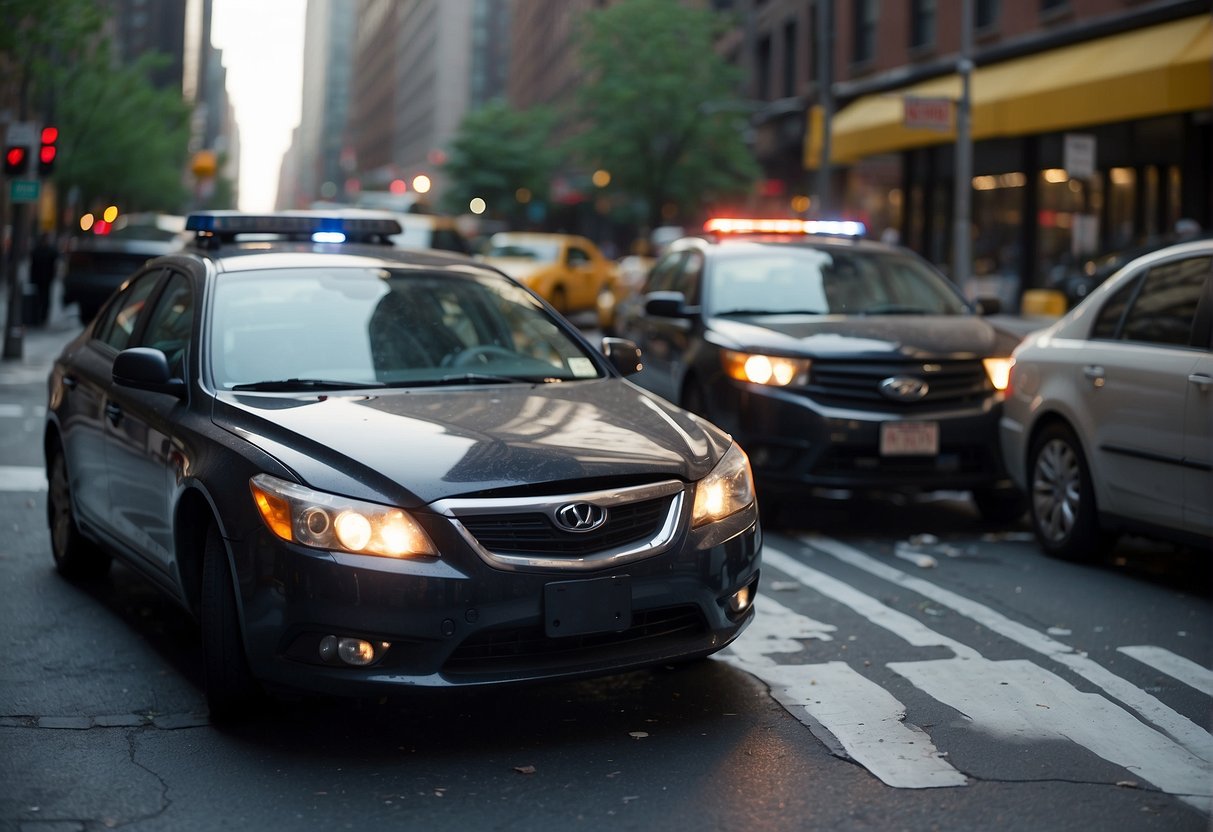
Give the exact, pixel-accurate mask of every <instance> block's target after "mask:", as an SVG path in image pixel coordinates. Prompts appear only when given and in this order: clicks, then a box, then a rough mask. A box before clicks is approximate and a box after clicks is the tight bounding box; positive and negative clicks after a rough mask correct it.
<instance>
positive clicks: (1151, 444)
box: [1001, 240, 1213, 559]
mask: <svg viewBox="0 0 1213 832" xmlns="http://www.w3.org/2000/svg"><path fill="white" fill-rule="evenodd" d="M1211 332H1213V241H1211V240H1204V241H1199V242H1191V243H1181V244H1178V245H1173V246H1169V247H1167V248H1164V249H1161V250H1159V251H1156V252H1154V253H1152V254H1148V255H1145V256H1143V257H1140V258H1138V259H1136V260H1133V261H1132V262H1130V263H1129V264H1128V265H1126V266H1125V267H1124V268H1123V269H1121V270H1120V271H1119V272H1117V273H1116V274H1115V275H1113V276H1112V277H1110V278H1108V280H1107V281H1105V282H1104V283H1103V284H1101V285H1100V286H1099V287H1098V288H1096V289H1094V290H1093V291H1092V292H1091V295H1090V296H1089V297H1088V298H1087V299H1086V300H1084V301H1083V302H1082V304H1081V305H1079V306H1078V307H1077V308H1076V309H1074V310H1072V311H1071V312H1069V313H1068V314H1067V315H1066V316H1065V317H1063V318H1062V319H1060V320H1059V321H1057V322H1056V323H1055V324H1053V325H1052V326H1050V327H1048V328H1047V329H1045V330H1043V331H1041V332H1039V333H1037V334H1035V335H1033V336H1031V337H1029V338H1028V339H1026V340H1025V341H1024V343H1023V344H1021V345H1020V346H1019V347H1018V348H1017V349H1016V350H1015V352H1014V354H1013V356H1012V362H1013V363H1012V368H1011V383H1010V389H1009V396H1008V399H1007V402H1006V404H1005V407H1004V410H1003V416H1002V422H1001V441H1002V447H1003V455H1004V457H1005V458H1006V460H1007V464H1008V466H1009V470H1010V472H1011V476H1012V478H1013V479H1014V480H1015V481H1016V483H1018V485H1019V486H1020V487H1021V488H1022V489H1024V490H1025V491H1026V492H1027V493H1028V494H1029V495H1030V498H1031V499H1030V516H1031V519H1032V528H1033V531H1034V532H1035V534H1036V539H1037V541H1038V542H1039V543H1040V546H1041V548H1043V549H1044V550H1045V551H1046V552H1048V553H1049V554H1051V555H1056V556H1058V557H1063V558H1071V559H1081V558H1089V557H1094V556H1096V555H1097V554H1099V553H1100V552H1101V551H1103V550H1106V549H1107V548H1108V547H1109V546H1110V545H1111V543H1112V541H1113V540H1114V539H1115V535H1116V534H1117V533H1120V532H1137V533H1144V534H1149V535H1157V536H1160V537H1165V538H1168V539H1175V540H1180V541H1184V542H1195V543H1197V544H1198V545H1203V546H1206V547H1207V546H1209V545H1210V543H1213V417H1211V414H1213V340H1211V338H1213V334H1211Z"/></svg>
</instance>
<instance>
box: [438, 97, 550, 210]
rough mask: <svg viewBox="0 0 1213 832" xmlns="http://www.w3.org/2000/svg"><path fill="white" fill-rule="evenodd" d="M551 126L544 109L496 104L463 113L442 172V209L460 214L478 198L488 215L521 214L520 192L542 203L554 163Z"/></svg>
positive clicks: (548, 116) (547, 113)
mask: <svg viewBox="0 0 1213 832" xmlns="http://www.w3.org/2000/svg"><path fill="white" fill-rule="evenodd" d="M555 123H556V118H555V115H554V113H552V111H551V110H549V109H547V108H546V107H533V108H531V109H529V110H515V109H513V108H512V107H510V106H509V104H507V103H506V102H504V101H500V100H497V101H492V102H490V103H488V104H485V105H484V106H483V107H480V108H479V109H477V110H473V111H472V112H469V113H468V114H467V115H465V116H464V118H463V121H462V122H460V124H459V129H458V131H456V134H455V137H454V139H453V140H452V142H451V145H450V148H449V152H448V154H447V161H446V164H445V166H444V168H443V169H444V171H445V172H446V174H447V176H448V177H449V178H450V186H449V187H448V188H447V191H446V193H445V195H444V198H443V206H444V207H445V208H446V209H447V210H448V211H451V212H452V213H457V212H462V211H465V210H467V205H468V202H469V200H471V199H472V198H473V197H480V198H481V199H483V200H484V201H485V203H486V204H487V205H488V210H489V213H490V214H491V215H493V216H499V217H517V216H519V215H521V214H523V213H524V212H525V211H526V208H525V206H524V205H523V204H522V203H520V202H519V201H518V195H519V191H520V190H525V191H526V192H527V193H529V195H530V199H534V200H540V201H542V200H544V199H546V198H547V192H548V183H549V182H550V180H551V177H552V172H553V171H554V170H555V169H556V165H557V164H558V162H559V155H558V153H557V152H556V151H555V150H554V149H553V148H552V147H550V145H549V142H550V137H551V134H552V130H553V127H554V126H555ZM524 198H525V197H524Z"/></svg>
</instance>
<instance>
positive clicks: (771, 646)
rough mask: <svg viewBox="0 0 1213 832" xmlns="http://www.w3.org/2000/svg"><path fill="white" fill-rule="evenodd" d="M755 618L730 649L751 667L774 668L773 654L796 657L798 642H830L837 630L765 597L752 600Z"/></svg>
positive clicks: (799, 647) (800, 647)
mask: <svg viewBox="0 0 1213 832" xmlns="http://www.w3.org/2000/svg"><path fill="white" fill-rule="evenodd" d="M754 609H755V615H754V620H753V621H752V622H750V626H749V627H747V628H746V630H745V632H744V633H742V634H741V636H740V637H738V639H737V640H736V641H734V642H733V644H732V645H730V649H731V650H733V652H735V653H737V654H738V655H739V656H744V657H745V661H746V662H747V663H748V664H749V665H752V666H754V667H758V666H763V667H774V666H775V661H774V660H772V659H771V658H770V655H771V654H772V653H799V652H800V651H801V650H804V645H803V644H801V643H800V641H798V639H817V640H819V641H832V640H833V638H834V637H833V636H832V635H830V634H831V633H833V632H834V631H835V630H836V629H838V628H837V627H835V626H833V625H832V624H822V623H821V622H820V621H814V620H813V619H811V618H809V617H807V616H804V615H801V614H800V613H797V612H793V611H792V610H790V609H788V608H787V607H785V606H784V605H783V604H781V603H779V602H778V601H776V600H774V599H773V598H769V597H767V596H765V595H759V596H758V597H756V598H755V599H754Z"/></svg>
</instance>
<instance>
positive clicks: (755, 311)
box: [716, 309, 825, 318]
mask: <svg viewBox="0 0 1213 832" xmlns="http://www.w3.org/2000/svg"><path fill="white" fill-rule="evenodd" d="M716 314H717V315H718V316H720V317H722V318H724V317H728V316H732V315H824V314H825V313H824V312H822V311H821V310H820V309H730V310H728V311H727V312H717V313H716Z"/></svg>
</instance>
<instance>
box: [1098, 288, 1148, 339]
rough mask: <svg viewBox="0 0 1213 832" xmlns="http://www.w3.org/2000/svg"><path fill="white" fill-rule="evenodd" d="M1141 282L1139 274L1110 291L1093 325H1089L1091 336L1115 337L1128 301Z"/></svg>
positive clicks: (1127, 306)
mask: <svg viewBox="0 0 1213 832" xmlns="http://www.w3.org/2000/svg"><path fill="white" fill-rule="evenodd" d="M1140 283H1141V276H1140V275H1139V276H1138V277H1137V278H1136V279H1133V280H1129V281H1126V282H1125V285H1124V286H1121V287H1120V288H1119V289H1117V290H1116V291H1115V292H1113V293H1112V295H1111V297H1109V298H1108V299H1107V300H1106V301H1105V302H1104V305H1103V308H1102V309H1100V310H1099V316H1098V317H1096V319H1095V325H1094V326H1093V327H1091V337H1092V338H1100V339H1103V338H1116V337H1117V333H1118V332H1120V322H1121V321H1123V320H1124V318H1125V310H1126V309H1128V308H1129V301H1131V300H1132V299H1133V295H1134V294H1135V293H1136V292H1137V287H1138V285H1139V284H1140Z"/></svg>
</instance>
